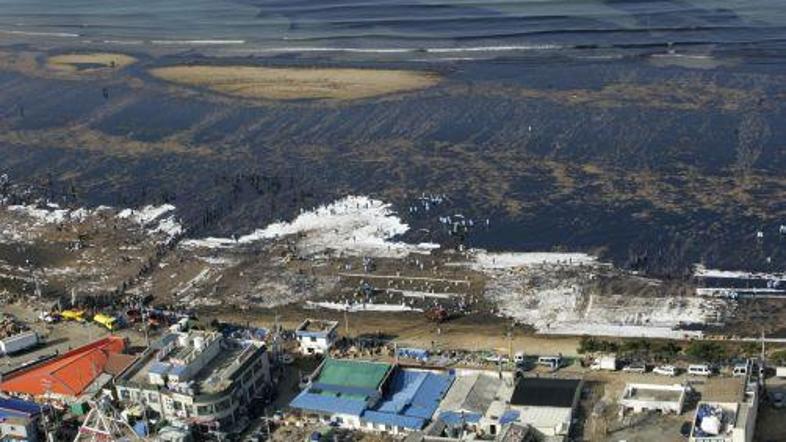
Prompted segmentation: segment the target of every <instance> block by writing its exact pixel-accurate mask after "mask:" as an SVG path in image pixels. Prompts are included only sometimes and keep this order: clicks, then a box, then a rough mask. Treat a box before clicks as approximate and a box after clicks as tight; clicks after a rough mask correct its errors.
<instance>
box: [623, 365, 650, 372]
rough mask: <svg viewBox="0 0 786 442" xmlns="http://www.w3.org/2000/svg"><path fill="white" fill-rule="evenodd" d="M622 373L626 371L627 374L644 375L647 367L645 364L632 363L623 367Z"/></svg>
mask: <svg viewBox="0 0 786 442" xmlns="http://www.w3.org/2000/svg"><path fill="white" fill-rule="evenodd" d="M622 371H627V372H628V373H646V372H647V366H646V365H645V364H639V363H633V364H629V365H626V366H625V367H623V368H622Z"/></svg>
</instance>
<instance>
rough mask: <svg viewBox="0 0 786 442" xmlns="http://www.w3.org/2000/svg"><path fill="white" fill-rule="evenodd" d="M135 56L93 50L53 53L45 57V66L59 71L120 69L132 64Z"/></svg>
mask: <svg viewBox="0 0 786 442" xmlns="http://www.w3.org/2000/svg"><path fill="white" fill-rule="evenodd" d="M135 62H136V58H134V57H131V56H130V55H125V54H115V53H110V52H94V53H89V54H62V55H53V56H51V57H49V58H48V59H47V63H46V64H47V67H48V68H50V69H53V70H56V71H60V72H68V73H74V72H80V71H84V72H87V71H94V70H97V69H104V68H113V69H122V68H124V67H126V66H129V65H131V64H134V63H135Z"/></svg>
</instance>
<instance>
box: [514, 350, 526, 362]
mask: <svg viewBox="0 0 786 442" xmlns="http://www.w3.org/2000/svg"><path fill="white" fill-rule="evenodd" d="M513 362H515V363H516V364H517V365H521V364H523V363H524V352H523V351H517V352H516V354H515V355H513Z"/></svg>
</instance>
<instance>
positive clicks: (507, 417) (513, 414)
mask: <svg viewBox="0 0 786 442" xmlns="http://www.w3.org/2000/svg"><path fill="white" fill-rule="evenodd" d="M520 415H521V413H519V412H518V411H516V410H508V411H506V412H505V413H503V414H502V416H500V418H499V424H500V425H505V424H507V423H509V422H515V421H517V420H519V416H520Z"/></svg>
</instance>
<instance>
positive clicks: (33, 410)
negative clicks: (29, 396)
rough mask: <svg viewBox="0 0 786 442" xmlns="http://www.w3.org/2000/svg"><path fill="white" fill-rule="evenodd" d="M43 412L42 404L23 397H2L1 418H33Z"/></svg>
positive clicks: (0, 400)
mask: <svg viewBox="0 0 786 442" xmlns="http://www.w3.org/2000/svg"><path fill="white" fill-rule="evenodd" d="M39 414H41V406H40V405H38V404H36V403H35V402H29V401H25V400H22V399H14V398H0V419H5V418H8V417H19V418H31V417H35V416H38V415H39Z"/></svg>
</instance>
